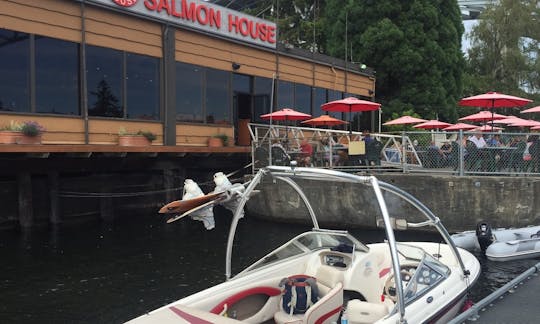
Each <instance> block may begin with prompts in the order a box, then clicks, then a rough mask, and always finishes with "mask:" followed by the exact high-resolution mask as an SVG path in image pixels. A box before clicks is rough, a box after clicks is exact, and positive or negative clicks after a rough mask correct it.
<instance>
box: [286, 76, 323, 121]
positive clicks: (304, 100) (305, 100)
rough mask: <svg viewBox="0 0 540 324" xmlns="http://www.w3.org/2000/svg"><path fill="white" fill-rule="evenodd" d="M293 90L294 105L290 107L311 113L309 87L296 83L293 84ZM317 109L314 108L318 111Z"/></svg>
mask: <svg viewBox="0 0 540 324" xmlns="http://www.w3.org/2000/svg"><path fill="white" fill-rule="evenodd" d="M294 92H295V96H294V97H295V100H294V106H293V107H292V108H293V109H295V110H298V111H301V112H303V113H306V114H310V115H311V87H310V86H307V85H303V84H299V83H297V84H296V85H295V91H294ZM319 110H320V109H319ZM319 110H314V111H319Z"/></svg>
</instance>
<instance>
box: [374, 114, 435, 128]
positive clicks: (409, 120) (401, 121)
mask: <svg viewBox="0 0 540 324" xmlns="http://www.w3.org/2000/svg"><path fill="white" fill-rule="evenodd" d="M424 122H427V120H425V119H421V118H416V117H412V116H401V117H399V118H396V119H394V120H390V121H387V122H386V123H384V124H383V125H385V126H391V125H407V124H418V123H424Z"/></svg>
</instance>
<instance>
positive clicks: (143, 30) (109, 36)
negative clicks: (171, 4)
mask: <svg viewBox="0 0 540 324" xmlns="http://www.w3.org/2000/svg"><path fill="white" fill-rule="evenodd" d="M85 21H86V42H87V43H88V44H91V45H97V46H103V47H110V48H114V49H117V50H123V51H128V52H132V53H138V54H145V55H150V56H154V57H162V56H163V54H162V53H163V52H162V41H161V25H160V24H158V23H155V22H151V21H148V20H144V19H139V18H133V17H131V16H128V15H125V14H119V13H114V12H111V11H110V10H105V9H101V8H95V7H90V6H88V5H87V6H86V20H85Z"/></svg>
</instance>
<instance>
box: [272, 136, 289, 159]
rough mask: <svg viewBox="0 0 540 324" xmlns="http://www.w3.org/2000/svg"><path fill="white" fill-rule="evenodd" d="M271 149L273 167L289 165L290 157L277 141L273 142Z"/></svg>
mask: <svg viewBox="0 0 540 324" xmlns="http://www.w3.org/2000/svg"><path fill="white" fill-rule="evenodd" d="M271 149H272V164H273V165H289V162H290V160H291V157H290V156H289V154H287V151H286V150H285V148H284V147H283V145H281V142H280V140H279V139H275V140H273V142H272V147H271Z"/></svg>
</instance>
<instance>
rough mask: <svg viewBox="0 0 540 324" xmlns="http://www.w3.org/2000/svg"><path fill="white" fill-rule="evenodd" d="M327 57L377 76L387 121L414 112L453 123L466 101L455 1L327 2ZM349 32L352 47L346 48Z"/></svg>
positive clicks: (331, 0) (378, 94)
mask: <svg viewBox="0 0 540 324" xmlns="http://www.w3.org/2000/svg"><path fill="white" fill-rule="evenodd" d="M324 15H325V18H326V20H325V21H326V35H325V36H326V37H325V39H326V42H325V45H326V49H327V51H328V54H330V55H332V56H336V57H345V48H347V58H348V60H349V61H351V60H352V61H356V62H361V63H364V64H366V65H368V66H370V67H373V68H374V69H375V71H376V72H377V84H376V85H377V98H376V101H377V102H380V103H382V104H383V115H384V117H383V120H384V119H388V118H389V117H390V115H391V114H392V113H393V112H402V111H408V110H412V111H414V112H416V113H418V114H419V115H420V116H422V117H423V118H435V117H436V116H438V117H439V118H440V119H444V120H447V121H454V120H455V119H456V118H457V114H456V103H457V101H458V100H459V98H460V97H461V91H462V83H461V77H462V73H463V65H464V59H463V54H462V52H461V36H462V34H463V24H462V22H461V12H460V10H459V8H458V6H457V2H456V1H450V0H440V1H429V0H416V1H400V0H377V1H375V0H347V1H346V2H344V1H340V0H327V1H326V10H325V13H324ZM345 30H347V44H346V46H345Z"/></svg>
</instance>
